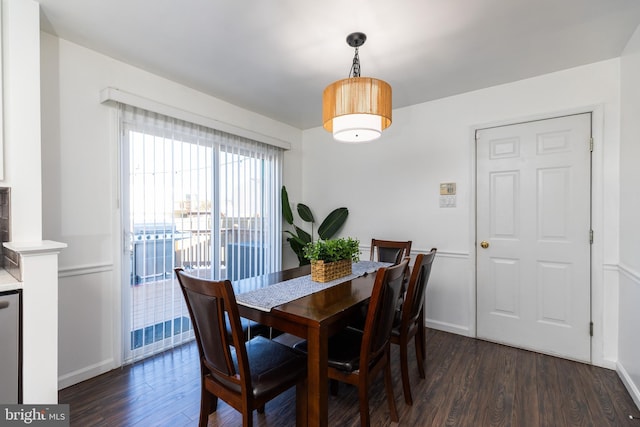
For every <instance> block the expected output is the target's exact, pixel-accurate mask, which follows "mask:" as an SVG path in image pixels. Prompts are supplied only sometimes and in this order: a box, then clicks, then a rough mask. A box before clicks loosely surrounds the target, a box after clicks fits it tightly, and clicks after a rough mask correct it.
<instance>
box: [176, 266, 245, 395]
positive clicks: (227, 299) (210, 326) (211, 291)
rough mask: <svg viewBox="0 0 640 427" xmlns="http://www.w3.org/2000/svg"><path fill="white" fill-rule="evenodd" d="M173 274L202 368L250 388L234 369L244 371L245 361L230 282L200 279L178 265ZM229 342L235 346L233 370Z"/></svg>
mask: <svg viewBox="0 0 640 427" xmlns="http://www.w3.org/2000/svg"><path fill="white" fill-rule="evenodd" d="M176 274H177V276H178V281H179V282H180V288H181V289H182V294H183V295H184V299H185V302H186V304H187V308H188V310H189V315H190V316H191V321H192V323H193V329H194V332H195V336H196V342H197V344H198V351H199V353H200V360H201V365H202V368H203V370H204V371H205V372H208V373H209V374H210V375H212V376H213V377H215V378H216V379H218V380H219V381H221V382H223V383H226V384H228V385H229V386H231V387H232V388H234V389H236V391H238V392H239V391H241V390H242V389H244V390H250V384H249V382H248V380H249V379H250V376H249V375H237V372H238V371H240V372H242V373H244V372H248V361H247V353H246V349H245V346H244V341H245V340H244V337H243V336H242V335H241V332H240V331H242V325H241V324H240V314H239V313H238V307H237V305H236V298H235V293H234V291H233V286H232V285H231V282H230V281H229V280H222V281H210V280H205V279H201V278H198V277H194V276H191V275H188V274H186V273H184V271H183V270H182V269H176ZM227 321H228V325H229V329H230V331H227ZM227 332H230V334H228V333H227ZM238 332H240V333H238ZM241 344H242V345H241ZM231 346H234V347H236V349H237V350H236V351H235V355H236V357H235V359H236V360H237V365H238V366H237V370H236V366H235V365H234V358H233V357H232V349H231Z"/></svg>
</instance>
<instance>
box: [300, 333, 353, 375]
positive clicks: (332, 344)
mask: <svg viewBox="0 0 640 427" xmlns="http://www.w3.org/2000/svg"><path fill="white" fill-rule="evenodd" d="M362 335H363V334H362V331H360V330H358V329H355V328H351V327H347V328H345V329H343V330H341V331H340V332H338V333H337V334H336V335H334V336H332V337H331V338H329V355H328V361H327V363H328V365H329V366H330V367H332V368H335V369H338V370H340V371H345V372H353V371H357V370H358V369H359V368H360V347H361V345H362ZM293 348H295V349H296V350H300V351H302V352H305V353H306V352H307V342H306V341H301V342H298V343H296V344H295V345H294V346H293Z"/></svg>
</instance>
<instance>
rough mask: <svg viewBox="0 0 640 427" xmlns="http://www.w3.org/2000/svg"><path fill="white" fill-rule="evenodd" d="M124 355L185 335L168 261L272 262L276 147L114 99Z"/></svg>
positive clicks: (223, 266)
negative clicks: (117, 119) (117, 125)
mask: <svg viewBox="0 0 640 427" xmlns="http://www.w3.org/2000/svg"><path fill="white" fill-rule="evenodd" d="M119 115H120V129H121V132H120V135H121V153H122V156H121V157H122V177H121V182H122V185H121V187H122V189H121V192H122V197H121V200H122V203H121V205H122V225H123V236H124V244H123V247H124V249H125V251H124V254H123V263H122V264H123V266H124V268H123V271H125V272H126V273H125V275H124V277H123V282H124V283H123V290H124V291H123V296H124V297H123V307H124V309H123V325H124V327H125V330H124V337H125V342H124V348H125V354H124V360H125V362H132V361H135V360H139V359H141V358H144V357H147V356H149V355H152V354H155V353H158V352H160V351H164V350H166V349H168V348H171V347H173V346H175V345H178V344H182V343H184V342H186V341H188V340H191V339H193V333H192V328H191V322H190V320H189V314H188V311H187V309H186V306H185V304H184V301H183V297H182V294H181V291H180V288H179V285H178V283H177V281H176V279H175V275H174V274H173V268H174V267H176V266H182V267H184V268H185V269H186V270H187V271H189V272H190V273H191V274H193V275H196V276H200V277H207V278H212V279H225V278H226V279H230V280H239V279H242V278H245V277H250V276H255V275H258V274H264V273H270V272H274V271H277V270H279V269H280V265H281V244H280V242H281V219H280V187H281V181H282V179H281V175H282V159H283V150H282V149H281V148H278V147H273V146H270V145H267V144H263V143H260V142H256V141H252V140H249V139H246V138H243V137H239V136H234V135H231V134H228V133H225V132H221V131H217V130H214V129H209V128H206V127H203V126H200V125H195V124H191V123H187V122H185V121H182V120H177V119H173V118H170V117H167V116H163V115H160V114H156V113H153V112H149V111H146V110H142V109H139V108H136V107H132V106H128V105H123V104H120V106H119Z"/></svg>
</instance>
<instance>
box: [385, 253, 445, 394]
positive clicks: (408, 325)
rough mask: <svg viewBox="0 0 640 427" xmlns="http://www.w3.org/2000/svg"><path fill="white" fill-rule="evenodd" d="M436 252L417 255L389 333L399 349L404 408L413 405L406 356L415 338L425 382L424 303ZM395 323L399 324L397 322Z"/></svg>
mask: <svg viewBox="0 0 640 427" xmlns="http://www.w3.org/2000/svg"><path fill="white" fill-rule="evenodd" d="M436 252H437V249H436V248H432V249H431V251H430V252H429V253H426V254H418V256H416V261H415V263H414V265H413V269H412V271H411V277H410V279H409V285H408V287H407V292H406V293H405V297H404V300H403V301H402V306H401V307H402V308H401V311H400V312H399V315H398V316H396V324H395V325H394V328H393V330H392V331H391V342H392V343H393V344H398V345H399V346H400V371H401V373H402V388H403V391H404V400H405V402H406V403H407V404H408V405H411V404H413V397H412V396H411V386H410V379H409V362H408V360H407V358H408V357H407V352H408V347H409V341H410V339H411V338H413V337H415V349H416V361H417V365H418V373H419V375H420V378H425V370H424V361H425V356H426V343H425V336H426V331H425V326H424V302H425V293H426V289H427V283H428V282H429V276H430V275H431V266H432V265H433V260H434V259H435V257H436ZM398 319H399V320H398Z"/></svg>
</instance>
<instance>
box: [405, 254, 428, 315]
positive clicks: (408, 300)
mask: <svg viewBox="0 0 640 427" xmlns="http://www.w3.org/2000/svg"><path fill="white" fill-rule="evenodd" d="M436 252H437V249H436V248H432V249H431V251H430V252H428V253H426V254H418V256H416V261H415V264H414V266H413V269H412V270H411V277H410V279H409V286H407V292H406V294H405V298H404V302H403V304H402V320H401V322H402V323H403V324H405V325H410V324H414V323H416V322H417V321H418V317H419V316H420V312H421V311H422V309H423V308H424V301H425V292H426V289H427V283H428V282H429V276H430V275H431V266H432V265H433V260H434V259H435V257H436Z"/></svg>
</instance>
